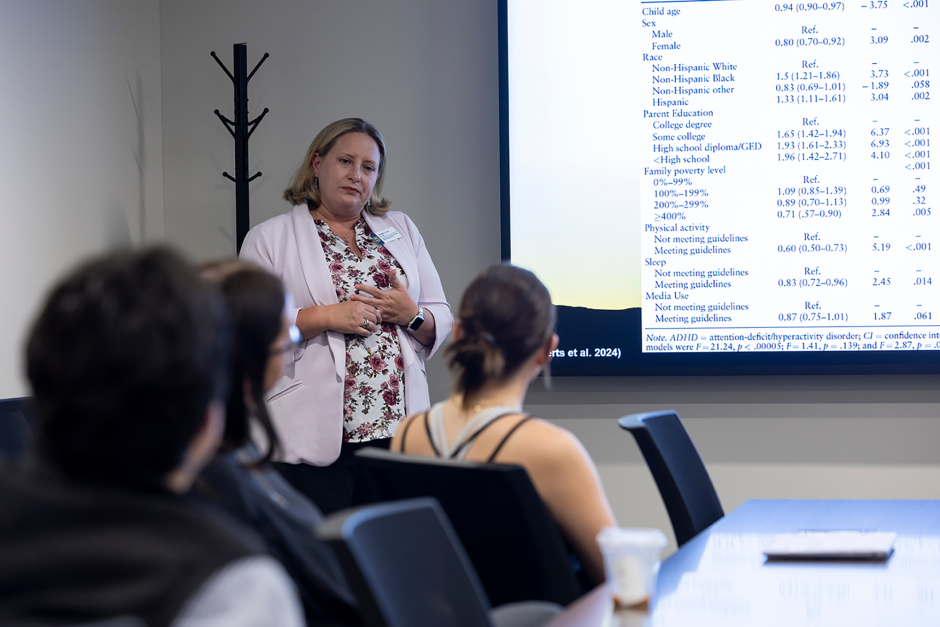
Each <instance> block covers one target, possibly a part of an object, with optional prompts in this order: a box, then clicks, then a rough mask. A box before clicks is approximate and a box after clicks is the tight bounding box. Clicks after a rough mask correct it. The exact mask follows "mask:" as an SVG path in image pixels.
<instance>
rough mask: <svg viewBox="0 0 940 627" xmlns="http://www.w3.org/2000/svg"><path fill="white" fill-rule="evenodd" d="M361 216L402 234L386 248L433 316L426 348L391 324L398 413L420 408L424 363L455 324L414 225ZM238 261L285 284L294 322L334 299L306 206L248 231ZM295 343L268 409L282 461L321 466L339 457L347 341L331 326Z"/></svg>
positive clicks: (424, 395) (398, 218)
mask: <svg viewBox="0 0 940 627" xmlns="http://www.w3.org/2000/svg"><path fill="white" fill-rule="evenodd" d="M363 216H364V217H365V220H366V223H368V225H369V227H370V228H371V229H372V231H373V232H375V233H378V232H380V231H383V230H385V229H387V228H394V229H396V230H397V231H398V232H399V233H400V234H401V238H399V239H396V240H394V241H391V242H387V243H386V244H385V248H387V249H388V251H389V252H390V253H391V254H392V256H393V257H394V258H395V259H396V260H397V261H398V263H400V264H401V267H402V269H403V270H404V273H405V276H407V278H408V294H409V295H410V296H411V298H412V299H414V301H415V302H416V303H418V305H419V306H421V307H423V308H424V309H425V311H430V312H431V314H433V316H434V323H435V328H436V337H435V338H434V344H433V345H432V346H429V347H425V346H423V345H421V344H420V343H418V341H417V340H415V339H414V338H413V337H412V336H411V334H410V333H408V332H407V331H405V330H404V329H403V328H402V327H399V328H398V340H399V343H400V344H401V355H402V359H403V360H404V365H405V411H406V414H413V413H416V412H420V411H424V410H425V409H427V408H428V407H430V406H431V401H430V398H429V396H428V379H427V374H426V372H425V367H424V360H425V359H426V358H430V357H431V355H433V354H434V353H435V352H436V351H437V349H438V348H440V346H441V344H442V343H443V341H444V339H445V338H446V337H447V335H448V334H449V333H450V331H451V328H453V326H454V317H453V315H452V314H451V311H450V305H448V304H447V300H446V298H445V297H444V288H443V287H442V286H441V278H440V276H439V275H438V274H437V269H436V268H435V267H434V262H432V261H431V256H430V255H429V254H428V251H427V249H426V248H425V247H424V240H423V239H422V238H421V234H420V233H418V228H417V227H416V226H415V225H414V222H412V221H411V219H410V218H408V216H406V215H405V214H403V213H401V212H400V211H390V212H388V213H387V214H385V215H384V216H381V217H376V216H373V215H371V214H369V213H368V212H363ZM241 259H242V260H244V261H248V262H251V263H254V264H257V265H259V266H261V267H262V268H264V269H266V270H268V271H269V272H271V273H273V274H274V275H275V276H277V277H279V278H280V279H281V280H282V281H283V282H284V286H285V288H286V289H287V292H288V293H289V294H291V295H292V296H293V298H294V304H295V305H296V308H295V309H292V310H290V311H288V315H289V317H290V318H291V319H292V320H294V321H296V319H297V312H299V311H300V309H303V308H306V307H312V306H316V305H333V304H336V303H337V302H339V301H338V300H337V298H336V289H335V288H334V286H333V278H332V276H331V275H330V271H329V268H328V267H327V264H326V259H325V257H324V255H323V248H322V247H321V245H320V238H319V236H318V234H317V226H316V224H314V222H313V217H312V216H311V215H310V211H309V210H308V208H307V205H305V204H300V205H296V206H295V207H294V208H293V209H292V210H291V211H289V212H287V213H285V214H283V215H280V216H277V217H276V218H271V219H270V220H267V221H266V222H262V223H261V224H259V225H258V226H256V227H255V228H253V229H251V231H249V232H248V236H247V237H246V238H245V242H244V243H243V244H242V250H241ZM302 346H303V348H302V350H301V351H298V353H299V358H298V359H297V361H295V362H294V364H293V366H292V367H290V366H289V367H287V368H285V370H284V374H283V375H282V376H281V378H280V379H278V381H277V383H276V384H275V385H274V387H273V388H272V389H271V391H270V392H269V393H268V395H267V397H266V398H267V401H268V410H269V411H270V413H271V418H272V420H273V421H274V425H275V427H276V428H277V431H278V434H279V435H280V436H281V440H282V442H283V453H282V456H281V459H282V460H283V461H286V462H290V463H298V462H307V463H310V464H315V465H317V466H325V465H328V464H331V463H333V462H334V461H335V460H336V458H337V457H339V452H340V446H341V444H342V441H343V384H344V380H345V377H346V340H345V338H344V337H343V334H342V333H340V332H338V331H326V332H324V333H321V334H320V335H317V336H314V337H311V338H310V339H308V340H306V341H305V342H304V343H303V345H302Z"/></svg>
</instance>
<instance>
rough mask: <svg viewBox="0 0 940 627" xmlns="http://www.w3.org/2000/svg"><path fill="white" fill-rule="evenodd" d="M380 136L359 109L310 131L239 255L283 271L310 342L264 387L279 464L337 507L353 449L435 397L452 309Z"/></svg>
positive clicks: (347, 490)
mask: <svg viewBox="0 0 940 627" xmlns="http://www.w3.org/2000/svg"><path fill="white" fill-rule="evenodd" d="M384 171H385V141H384V140H383V139H382V135H381V134H380V133H379V131H378V130H377V129H376V128H375V127H374V126H372V125H371V124H369V123H368V122H365V121H363V120H361V119H359V118H347V119H344V120H339V121H337V122H334V123H332V124H330V125H328V126H327V127H326V128H324V129H323V130H322V131H320V133H319V134H318V135H317V136H316V138H315V139H314V140H313V143H312V144H311V145H310V148H309V149H308V151H307V156H306V157H305V159H304V162H303V163H302V164H301V167H300V168H299V169H298V171H297V173H296V175H295V176H294V179H293V181H292V182H291V185H290V187H288V189H287V190H285V192H284V199H285V200H287V201H288V202H290V203H291V204H292V205H293V209H291V211H289V212H288V213H285V214H283V215H281V216H278V217H276V218H272V219H270V220H268V221H266V222H263V223H262V224H259V225H258V226H256V227H255V228H254V229H252V230H251V231H250V232H249V233H248V236H247V237H246V238H245V242H244V244H243V246H242V251H241V257H242V259H244V260H247V261H251V262H254V263H256V264H258V265H260V266H261V267H263V268H265V269H267V270H269V271H271V272H272V273H273V274H274V275H275V276H278V277H280V278H281V280H282V281H283V282H284V284H285V286H286V288H287V290H288V291H289V292H290V293H291V294H292V295H293V297H294V300H295V302H296V304H297V308H296V309H293V310H292V311H291V312H290V317H291V321H292V322H294V323H295V324H296V326H297V328H298V329H299V330H300V332H301V335H302V339H303V345H302V348H301V350H299V351H298V358H297V361H295V362H294V363H293V364H292V367H290V368H288V369H287V370H286V371H285V373H284V375H283V376H282V377H281V378H280V379H279V380H278V382H277V383H276V384H275V386H274V388H273V389H272V390H271V392H270V394H269V395H268V407H269V410H270V412H271V415H272V418H273V420H274V422H275V424H276V426H277V428H278V431H279V432H280V434H281V437H282V442H283V447H284V450H283V461H285V462H287V464H282V465H281V472H282V474H284V475H285V477H287V478H288V479H289V480H290V481H291V482H292V483H294V484H295V485H296V486H297V487H298V488H300V489H301V490H302V491H304V492H305V493H306V494H307V495H308V496H310V497H311V498H312V499H313V500H314V502H315V503H317V505H319V506H320V508H321V509H322V510H323V511H324V513H330V512H332V511H335V510H337V509H342V508H343V507H348V506H349V505H350V504H351V503H352V494H353V490H354V488H355V460H354V458H353V454H354V453H355V450H356V449H358V448H361V447H362V446H384V447H387V446H388V443H389V441H390V438H391V437H392V435H394V433H395V430H396V429H397V427H398V423H399V421H400V420H401V419H402V418H403V417H404V416H405V415H407V414H409V413H414V412H415V411H423V410H424V409H426V408H427V407H428V406H429V405H430V399H429V396H428V387H427V375H426V374H425V367H424V360H425V358H430V357H431V355H433V354H434V352H435V351H436V350H437V349H438V348H439V347H440V345H441V343H442V342H443V340H444V339H445V338H446V337H447V335H448V333H450V329H451V327H452V325H453V316H452V315H451V312H450V307H449V306H448V304H447V301H446V299H445V297H444V290H443V288H442V286H441V280H440V277H439V276H438V274H437V270H436V269H435V267H434V263H433V262H432V261H431V257H430V255H429V254H428V251H427V249H426V248H425V246H424V240H423V239H422V237H421V234H420V233H419V232H418V229H417V227H415V225H414V223H413V222H412V221H411V220H410V219H409V218H408V217H407V216H406V215H405V214H403V213H401V212H398V211H389V205H390V204H391V202H390V201H389V200H388V199H385V198H382V197H381V195H380V191H381V186H382V180H383V176H384Z"/></svg>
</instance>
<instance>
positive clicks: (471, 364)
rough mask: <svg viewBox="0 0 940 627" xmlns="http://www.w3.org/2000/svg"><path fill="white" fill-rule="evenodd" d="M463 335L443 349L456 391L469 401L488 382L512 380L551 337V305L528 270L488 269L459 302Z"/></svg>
mask: <svg viewBox="0 0 940 627" xmlns="http://www.w3.org/2000/svg"><path fill="white" fill-rule="evenodd" d="M457 318H458V320H459V321H460V326H461V329H462V331H463V334H462V336H461V338H460V339H459V340H454V342H453V343H451V345H450V346H449V347H448V348H447V353H448V354H449V356H450V361H449V364H450V367H451V369H453V370H454V371H455V372H456V373H457V382H456V386H455V387H456V390H457V391H458V392H460V393H462V394H463V395H464V399H466V398H467V396H469V395H472V394H473V393H475V392H477V391H479V390H480V388H482V387H483V385H484V384H486V383H487V382H488V381H491V380H497V381H498V380H502V379H505V378H506V377H509V376H511V375H513V374H514V373H515V372H516V371H517V370H518V369H519V367H520V366H521V365H522V364H523V363H524V362H525V361H526V360H527V359H528V358H529V357H531V356H532V355H533V354H534V353H535V352H536V351H537V350H539V349H540V348H542V347H544V346H545V344H546V342H548V340H549V338H550V337H551V336H552V334H553V333H554V332H555V306H554V305H553V304H552V299H551V296H549V294H548V290H547V289H546V288H545V286H544V285H543V284H542V282H541V281H539V280H538V277H536V276H535V275H534V274H532V273H531V272H529V271H528V270H523V269H522V268H517V267H516V266H512V265H509V264H501V265H495V266H490V267H489V268H487V269H486V270H485V271H484V272H483V273H482V274H480V275H479V276H477V277H476V278H475V279H474V280H473V282H472V283H470V286H469V287H468V288H467V291H466V292H464V295H463V299H462V300H461V301H460V309H459V310H458V312H457Z"/></svg>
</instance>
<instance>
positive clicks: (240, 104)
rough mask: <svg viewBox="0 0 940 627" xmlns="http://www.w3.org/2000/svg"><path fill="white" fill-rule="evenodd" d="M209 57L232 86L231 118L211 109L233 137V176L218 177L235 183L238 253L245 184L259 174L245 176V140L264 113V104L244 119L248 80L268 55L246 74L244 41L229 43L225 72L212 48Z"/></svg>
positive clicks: (245, 201)
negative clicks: (229, 61) (230, 62)
mask: <svg viewBox="0 0 940 627" xmlns="http://www.w3.org/2000/svg"><path fill="white" fill-rule="evenodd" d="M211 54H212V58H213V59H215V61H216V63H218V64H219V66H220V67H221V68H222V69H223V70H225V73H226V74H228V77H229V78H230V79H232V85H234V87H235V120H234V121H232V120H229V119H228V118H227V117H225V116H224V115H222V114H221V113H219V110H218V109H216V110H215V114H216V115H217V116H218V117H219V119H220V120H222V124H224V125H225V128H226V129H227V130H228V132H229V133H231V135H232V137H233V138H234V139H235V176H234V177H232V175H231V174H229V173H228V172H223V173H222V176H224V177H225V178H227V179H228V180H230V181H233V182H234V183H235V246H236V251H238V252H241V249H242V242H243V241H245V236H246V235H248V224H249V218H248V183H250V182H251V181H253V180H255V179H256V178H258V177H259V176H261V172H258V173H256V174H254V175H252V176H249V175H248V139H249V138H250V137H251V134H252V133H254V132H255V129H256V128H257V127H258V123H259V122H261V120H262V118H264V116H265V115H266V114H267V113H268V109H267V107H265V109H264V111H262V112H261V115H259V116H258V117H256V118H255V119H254V120H251V121H250V122H249V121H248V81H250V80H251V77H252V76H254V75H255V72H257V71H258V68H259V67H261V64H262V63H264V61H265V59H267V58H268V56H270V55H268V53H267V52H265V53H264V56H263V57H261V60H260V61H258V65H256V66H255V69H253V70H252V71H251V74H248V46H247V44H233V45H232V59H233V62H234V64H235V68H234V69H235V71H234V72H229V71H228V68H227V67H225V64H224V63H222V61H220V60H219V57H218V56H216V54H215V51H214V50H213V51H212V53H211Z"/></svg>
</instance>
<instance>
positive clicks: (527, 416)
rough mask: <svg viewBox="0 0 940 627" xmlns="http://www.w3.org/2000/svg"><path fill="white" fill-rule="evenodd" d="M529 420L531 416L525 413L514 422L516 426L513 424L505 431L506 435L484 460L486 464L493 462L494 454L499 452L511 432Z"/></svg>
mask: <svg viewBox="0 0 940 627" xmlns="http://www.w3.org/2000/svg"><path fill="white" fill-rule="evenodd" d="M530 420H532V416H530V415H528V414H526V415H525V418H523V419H522V420H520V421H519V422H517V423H516V426H514V427H513V428H512V429H510V430H509V433H507V434H506V435H504V436H503V439H502V441H500V443H499V446H497V447H496V450H495V451H493V453H492V454H491V455H490V456H489V459H487V460H486V463H488V464H491V463H493V460H494V459H496V455H497V454H498V453H499V451H500V450H501V449H502V448H503V445H504V444H505V443H506V440H508V439H509V438H510V436H511V435H512V434H513V433H515V432H516V429H518V428H519V427H521V426H522V425H524V424H525V423H527V422H528V421H530Z"/></svg>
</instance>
